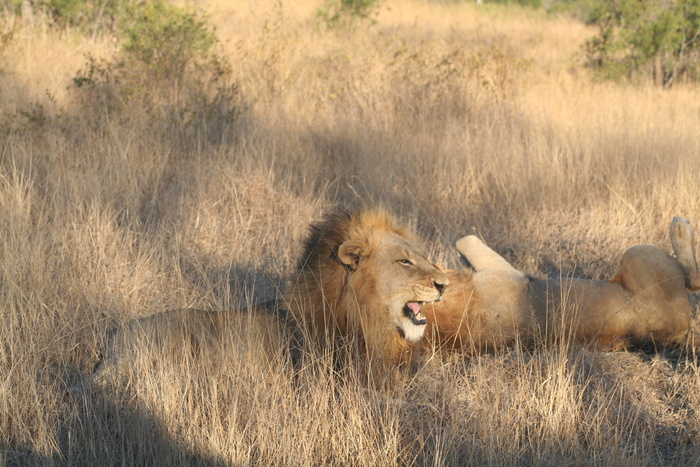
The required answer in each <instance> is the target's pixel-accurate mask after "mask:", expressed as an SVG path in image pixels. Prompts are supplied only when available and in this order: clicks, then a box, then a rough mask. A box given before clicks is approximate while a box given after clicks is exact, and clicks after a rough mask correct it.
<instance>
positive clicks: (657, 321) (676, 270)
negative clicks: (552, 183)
mask: <svg viewBox="0 0 700 467" xmlns="http://www.w3.org/2000/svg"><path fill="white" fill-rule="evenodd" d="M671 243H672V245H673V249H674V252H675V258H673V257H671V256H669V255H668V254H667V253H665V252H664V251H663V250H661V249H660V248H657V247H654V246H649V245H639V246H635V247H632V248H630V249H629V250H627V252H625V254H624V255H623V256H622V260H621V262H620V269H619V271H618V273H617V275H615V277H613V278H612V279H611V280H609V281H591V280H582V279H570V278H568V279H567V278H563V279H549V280H541V279H535V278H533V277H531V276H529V275H527V274H525V273H523V272H521V271H518V270H517V269H515V268H513V267H512V266H511V265H510V264H509V263H508V262H507V261H506V260H505V259H503V258H502V257H501V256H499V255H498V254H497V253H495V252H494V251H493V250H491V249H490V248H489V247H487V246H486V245H485V244H484V243H482V242H481V241H480V240H479V239H478V238H477V237H475V236H467V237H464V238H462V239H461V240H459V241H458V242H457V250H458V251H459V252H460V253H461V254H462V255H463V256H464V258H465V259H466V260H467V262H468V263H469V264H470V265H471V268H470V269H465V270H463V271H459V272H452V273H450V274H448V278H449V280H450V283H451V284H452V285H450V288H449V289H448V290H447V291H446V292H445V295H444V298H443V300H442V301H441V302H440V303H436V304H433V305H431V306H430V307H426V308H425V310H424V313H425V315H426V318H427V320H428V325H429V329H428V338H429V339H430V340H432V341H433V343H435V344H436V345H437V346H438V347H440V348H453V349H463V350H465V351H466V352H467V353H478V352H482V351H489V350H494V349H498V348H502V347H504V346H506V345H508V344H510V343H511V342H513V341H515V340H516V339H520V340H521V341H522V342H525V343H531V342H532V341H533V340H535V339H536V338H538V337H539V338H545V339H548V340H550V341H551V340H556V339H559V338H568V337H570V338H572V340H573V341H574V342H576V343H579V344H583V345H588V346H592V347H594V348H602V349H611V350H619V349H626V348H629V347H651V348H659V347H666V346H676V345H680V344H682V343H684V342H685V340H686V337H687V336H688V334H689V331H690V325H691V319H692V318H693V313H694V303H693V302H694V295H693V294H692V293H690V292H689V291H688V290H687V289H690V290H691V291H695V290H698V289H700V273H699V272H698V266H697V262H696V260H695V254H694V249H693V248H694V245H693V232H692V227H691V226H690V223H689V222H688V221H687V220H685V219H681V218H679V217H676V218H675V219H674V220H673V222H672V223H671Z"/></svg>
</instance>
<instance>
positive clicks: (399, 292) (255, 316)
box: [96, 210, 448, 380]
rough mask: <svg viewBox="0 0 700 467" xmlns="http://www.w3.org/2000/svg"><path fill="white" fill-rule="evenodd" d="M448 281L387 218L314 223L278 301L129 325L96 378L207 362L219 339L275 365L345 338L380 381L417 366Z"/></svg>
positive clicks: (372, 215)
mask: <svg viewBox="0 0 700 467" xmlns="http://www.w3.org/2000/svg"><path fill="white" fill-rule="evenodd" d="M447 284H448V280H447V277H446V276H445V274H444V273H443V272H442V271H440V269H438V268H437V267H436V266H434V265H432V264H431V263H430V262H428V260H427V259H426V257H425V255H424V253H423V252H422V251H421V249H420V248H419V247H418V243H417V241H416V239H415V238H414V237H413V235H412V234H411V233H410V232H409V230H408V229H407V228H406V227H403V226H399V225H398V224H397V223H396V221H395V220H394V218H392V217H391V216H390V215H389V214H388V213H386V212H385V211H382V210H371V211H370V210H366V211H360V212H355V213H348V212H337V213H333V214H330V215H328V216H327V217H326V218H325V220H323V221H321V222H319V223H317V224H313V225H312V226H311V229H310V234H309V236H308V238H307V239H306V242H305V250H304V254H303V255H302V257H301V259H300V261H299V263H298V268H297V270H296V272H295V273H294V274H293V275H292V276H291V279H290V280H289V281H288V285H287V288H286V292H285V294H284V297H283V299H282V300H281V301H276V302H274V303H273V304H266V305H262V306H257V307H252V308H251V309H250V310H248V311H247V312H246V311H230V312H215V311H203V310H191V309H186V310H175V311H167V312H163V313H159V314H155V315H151V316H147V317H145V318H140V319H136V320H132V321H130V322H129V323H127V324H126V325H125V326H124V327H122V328H119V329H118V330H117V331H116V332H115V334H114V336H113V337H112V338H111V339H110V344H109V346H108V348H107V350H106V352H105V358H104V359H103V360H102V362H101V363H100V364H99V365H98V368H97V374H96V379H98V380H104V379H105V378H107V377H108V376H109V375H114V374H118V372H119V371H120V369H121V368H122V367H123V365H124V363H125V362H130V361H132V360H133V359H134V358H135V356H138V355H143V354H144V351H145V352H146V353H147V354H154V355H160V354H163V353H165V354H169V353H173V354H181V355H183V356H185V357H187V356H188V355H190V354H193V355H195V354H196V355H199V356H203V357H206V356H208V355H210V354H211V353H212V352H213V351H215V350H217V349H218V348H220V347H221V342H222V339H223V340H225V341H227V342H228V343H229V344H228V345H227V346H226V347H228V348H229V349H233V350H234V351H236V352H239V351H241V350H243V351H249V350H250V349H249V347H255V349H256V351H262V352H268V353H271V354H272V356H271V357H270V358H272V357H274V356H279V354H280V349H281V348H282V347H283V346H284V342H285V341H287V342H289V341H290V340H292V341H296V338H297V337H302V338H305V339H310V342H307V344H313V343H314V342H317V343H322V344H323V343H333V345H335V344H338V343H339V342H341V341H342V343H343V344H346V345H349V346H351V347H352V348H354V349H355V350H357V351H358V352H359V353H360V354H361V355H362V356H363V359H365V358H366V359H367V361H368V362H370V363H371V365H370V368H375V369H376V370H378V373H377V375H378V376H380V377H383V376H384V375H386V374H387V373H386V372H387V370H390V369H392V368H395V367H400V366H408V365H409V364H411V363H416V362H417V356H418V354H419V352H417V350H419V348H420V344H419V341H421V339H422V337H423V335H424V333H425V329H426V319H425V317H424V316H423V314H422V310H423V309H424V304H425V303H428V302H433V301H436V300H439V299H440V297H441V296H442V293H443V291H444V289H445V286H446V285H447ZM278 307H279V309H278ZM287 317H291V320H289V319H287ZM297 331H301V332H297ZM299 334H301V336H299ZM324 341H325V342H324ZM297 342H298V341H297ZM275 344H277V347H278V349H277V351H276V350H275ZM292 350H298V349H292ZM187 358H189V357H187ZM378 367H379V368H378Z"/></svg>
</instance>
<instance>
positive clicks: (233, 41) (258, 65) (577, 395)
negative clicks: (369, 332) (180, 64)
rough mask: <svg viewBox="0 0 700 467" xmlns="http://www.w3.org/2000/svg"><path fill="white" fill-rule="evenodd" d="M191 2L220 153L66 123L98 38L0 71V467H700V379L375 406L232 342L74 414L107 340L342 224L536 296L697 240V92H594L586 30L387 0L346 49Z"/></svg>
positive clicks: (541, 363) (424, 397) (400, 394)
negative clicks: (677, 223) (388, 223)
mask: <svg viewBox="0 0 700 467" xmlns="http://www.w3.org/2000/svg"><path fill="white" fill-rule="evenodd" d="M197 3H198V5H200V6H202V7H203V8H204V9H205V10H206V11H208V12H209V13H210V14H211V16H210V22H211V23H212V24H215V25H216V26H217V34H218V36H219V37H220V38H221V40H222V48H223V52H222V53H223V54H224V55H225V56H226V57H227V58H228V59H229V60H230V62H231V64H232V65H233V73H234V75H235V78H236V79H237V80H238V83H239V85H240V87H239V89H240V97H241V104H240V105H241V112H240V115H239V118H238V119H237V120H236V121H235V123H234V124H232V125H230V126H229V127H226V128H225V131H223V133H221V134H219V137H218V138H210V137H208V138H204V137H201V136H198V135H197V134H192V135H189V136H188V139H187V140H186V141H184V142H183V139H182V138H169V137H168V134H167V133H163V132H161V131H159V127H158V126H157V125H153V124H152V122H149V121H147V120H146V119H145V118H144V117H143V115H139V114H138V113H136V114H133V115H130V116H129V118H127V119H119V120H113V121H112V120H106V119H104V118H100V119H97V118H95V115H94V114H85V113H84V112H83V111H81V108H80V107H78V106H77V105H76V103H75V102H74V94H73V93H72V92H71V91H70V90H69V89H68V88H69V85H70V83H71V78H72V77H74V76H75V75H76V72H77V70H78V69H79V68H81V67H82V66H83V65H84V62H85V58H84V54H85V53H86V52H90V53H92V54H94V55H95V56H98V57H99V56H102V57H109V56H111V54H112V53H113V52H114V50H115V48H116V46H115V44H114V42H113V41H111V40H109V39H107V38H104V39H85V38H83V37H81V36H80V35H78V34H77V33H75V32H74V31H62V32H60V33H59V32H56V31H54V30H51V29H48V28H47V27H46V26H45V25H44V24H43V23H42V22H41V21H39V22H38V23H37V24H36V25H34V26H27V27H25V28H24V29H22V30H20V31H19V32H18V33H17V34H16V36H15V38H14V40H13V41H12V42H11V43H10V44H9V45H7V46H6V47H5V48H4V49H3V50H2V61H0V64H1V65H2V66H0V69H1V70H2V71H1V73H0V112H1V113H2V116H1V119H2V120H1V122H2V123H1V125H2V127H1V128H0V138H2V139H1V140H0V465H2V464H8V465H30V464H37V465H64V464H65V465H125V464H126V465H177V464H183V465H195V464H198V463H199V464H207V465H208V464H228V465H242V464H260V465H274V464H281V465H321V464H352V465H392V464H414V463H415V464H420V465H424V464H434V465H444V464H447V465H453V464H461V465H533V464H535V465H616V466H620V465H634V466H638V465H658V464H664V465H697V463H698V459H700V369H699V367H698V362H697V361H696V360H695V358H694V357H692V356H690V357H681V358H677V357H676V356H673V357H671V356H669V355H660V356H650V355H644V354H639V353H615V354H612V353H595V352H588V351H582V350H580V349H576V348H559V349H544V350H536V351H533V352H531V353H528V352H523V351H520V350H517V349H514V350H512V351H508V352H504V353H503V354H498V355H486V356H483V357H481V358H474V359H471V360H468V361H463V360H460V359H458V358H455V359H454V360H451V361H448V362H438V361H432V362H430V364H429V365H428V366H427V367H426V368H425V369H424V370H423V371H421V372H420V373H419V374H418V375H417V376H416V378H415V379H414V380H411V381H408V382H407V383H406V384H405V385H402V386H401V387H398V388H395V389H394V390H393V391H392V393H391V394H381V393H377V392H372V391H367V390H365V389H364V388H363V387H362V385H361V384H359V383H353V381H352V379H350V381H340V380H339V379H338V378H337V377H336V376H334V375H333V374H332V373H331V372H330V371H329V369H328V368H329V365H328V358H326V357H324V356H319V359H318V361H317V362H315V364H313V365H310V366H309V367H305V368H302V369H300V370H299V371H298V374H296V375H292V371H291V369H290V368H289V365H288V362H287V361H286V357H285V355H284V354H283V353H281V352H280V353H278V354H275V355H273V356H270V355H267V356H261V355H260V353H259V352H260V349H259V348H257V346H256V345H255V344H256V335H255V331H254V330H253V331H250V330H247V331H244V330H237V329H234V330H232V332H231V335H230V336H228V337H227V338H225V339H224V340H223V341H222V342H221V345H220V348H219V351H217V352H213V353H211V354H206V355H200V356H199V358H197V359H190V358H189V357H188V354H186V352H184V351H183V352H182V355H180V356H179V357H180V358H174V359H173V358H163V359H161V360H160V361H159V362H158V363H157V364H154V363H153V361H152V359H151V358H149V357H150V356H152V353H151V351H150V350H148V349H146V350H145V351H144V352H143V355H142V356H141V357H143V358H138V359H136V360H135V361H134V362H133V368H132V371H130V372H129V375H127V377H125V380H124V386H123V388H125V389H120V390H98V389H95V388H90V387H88V388H87V389H86V390H85V392H84V393H83V394H82V395H79V396H76V395H66V394H65V391H66V389H67V388H69V387H71V386H73V385H75V384H77V383H80V382H85V381H86V380H88V379H89V374H90V372H91V370H92V367H93V365H94V364H95V363H96V361H97V359H98V355H99V352H100V349H101V348H102V346H103V345H104V342H105V340H106V339H107V336H108V331H109V330H110V329H112V328H114V327H115V326H118V325H120V324H122V323H124V322H126V321H128V320H130V319H132V318H135V317H141V316H146V315H149V314H151V313H154V312H158V311H163V310H167V309H172V308H183V307H198V308H209V309H215V310H230V309H234V308H237V309H242V310H246V309H247V308H248V306H249V305H251V304H253V303H257V302H261V301H264V300H265V299H267V298H270V297H271V296H274V294H275V289H276V287H279V285H280V284H281V282H282V280H283V278H284V277H285V275H286V274H287V272H288V271H289V270H290V267H293V263H294V259H295V257H296V256H297V254H298V253H299V250H300V242H301V240H302V238H303V235H304V233H305V228H306V225H307V224H308V222H309V221H311V220H313V219H315V218H317V217H319V216H320V215H321V214H322V213H323V212H324V211H325V210H326V209H329V208H331V207H333V206H335V205H337V204H346V203H355V204H357V203H365V204H368V205H373V204H382V205H385V206H387V207H388V208H389V209H391V210H392V211H393V212H395V213H396V214H397V215H398V216H400V217H401V218H402V219H403V220H404V221H406V222H409V223H411V224H412V225H413V226H414V227H415V229H416V230H417V231H418V232H419V233H420V234H421V235H422V236H423V237H424V238H425V240H426V243H427V244H428V245H430V249H431V252H432V254H433V256H434V257H435V259H436V260H437V261H438V262H441V263H442V264H445V265H447V266H455V265H456V264H457V261H456V253H455V251H454V249H453V247H452V245H453V244H454V241H455V240H456V239H458V238H459V237H461V236H462V235H465V234H468V233H472V232H478V233H479V234H480V235H481V236H483V238H484V239H486V241H487V242H488V243H489V244H490V245H492V246H493V247H494V248H495V249H496V250H498V251H499V252H500V253H501V254H503V255H504V256H506V257H507V258H508V259H509V260H510V261H512V262H513V264H514V265H515V266H516V267H519V268H521V269H524V270H526V271H528V272H531V273H534V274H539V275H541V276H547V275H557V274H560V273H564V274H575V275H578V276H583V277H590V278H602V277H609V276H610V275H611V274H612V273H614V270H615V264H616V262H617V261H618V260H619V258H620V256H621V255H622V252H623V251H624V249H625V248H626V247H628V246H630V245H633V244H638V243H650V244H655V245H659V246H661V247H663V248H666V249H667V250H668V249H670V245H669V241H668V224H669V222H670V220H671V219H672V218H673V217H674V216H676V215H681V216H684V217H688V218H690V219H693V220H694V221H695V224H696V226H700V196H698V174H699V173H700V170H699V169H700V89H698V88H697V87H695V86H680V87H676V88H674V89H672V90H670V91H661V90H658V89H654V88H651V87H631V86H626V85H621V84H611V83H600V82H596V81H595V80H594V79H593V78H592V77H591V76H589V74H588V72H587V70H586V69H585V68H584V67H583V66H582V65H581V57H580V45H581V43H582V41H583V40H584V39H585V38H586V37H587V36H588V35H590V34H591V33H592V31H591V30H588V29H586V27H585V26H584V25H582V24H580V23H578V22H576V21H573V20H570V19H567V18H547V17H544V16H542V15H539V14H535V13H532V12H527V11H520V10H512V9H511V10H502V9H479V8H477V6H476V5H471V4H464V3H449V2H427V1H425V2H418V1H410V0H390V1H388V2H387V7H388V8H384V9H383V10H382V12H381V14H380V15H379V17H378V22H377V24H376V25H375V26H373V27H366V26H360V27H357V28H355V29H354V30H349V31H341V32H336V31H326V30H323V28H321V27H319V26H318V23H317V22H316V20H315V16H314V11H315V8H316V7H317V3H316V2H311V1H309V0H303V1H298V2H286V1H281V2H278V1H272V0H264V1H260V0H255V1H252V0H251V1H242V0H239V1H237V2H228V1H223V0H208V1H202V2H197ZM4 27H9V26H8V25H4ZM96 122H99V123H96ZM282 344H283V343H282V342H280V349H281V348H282ZM168 357H169V356H168ZM176 357H177V355H176ZM293 376H294V377H293ZM387 396H390V397H389V398H388V397H387ZM401 401H404V402H401Z"/></svg>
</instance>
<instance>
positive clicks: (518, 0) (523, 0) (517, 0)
mask: <svg viewBox="0 0 700 467" xmlns="http://www.w3.org/2000/svg"><path fill="white" fill-rule="evenodd" d="M488 3H497V4H507V3H510V4H516V5H520V6H526V7H531V8H540V7H542V0H489V2H488Z"/></svg>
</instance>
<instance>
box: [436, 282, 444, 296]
mask: <svg viewBox="0 0 700 467" xmlns="http://www.w3.org/2000/svg"><path fill="white" fill-rule="evenodd" d="M433 285H434V286H435V288H436V289H437V291H438V293H439V294H440V297H442V293H443V292H444V291H445V284H443V283H440V282H433Z"/></svg>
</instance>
